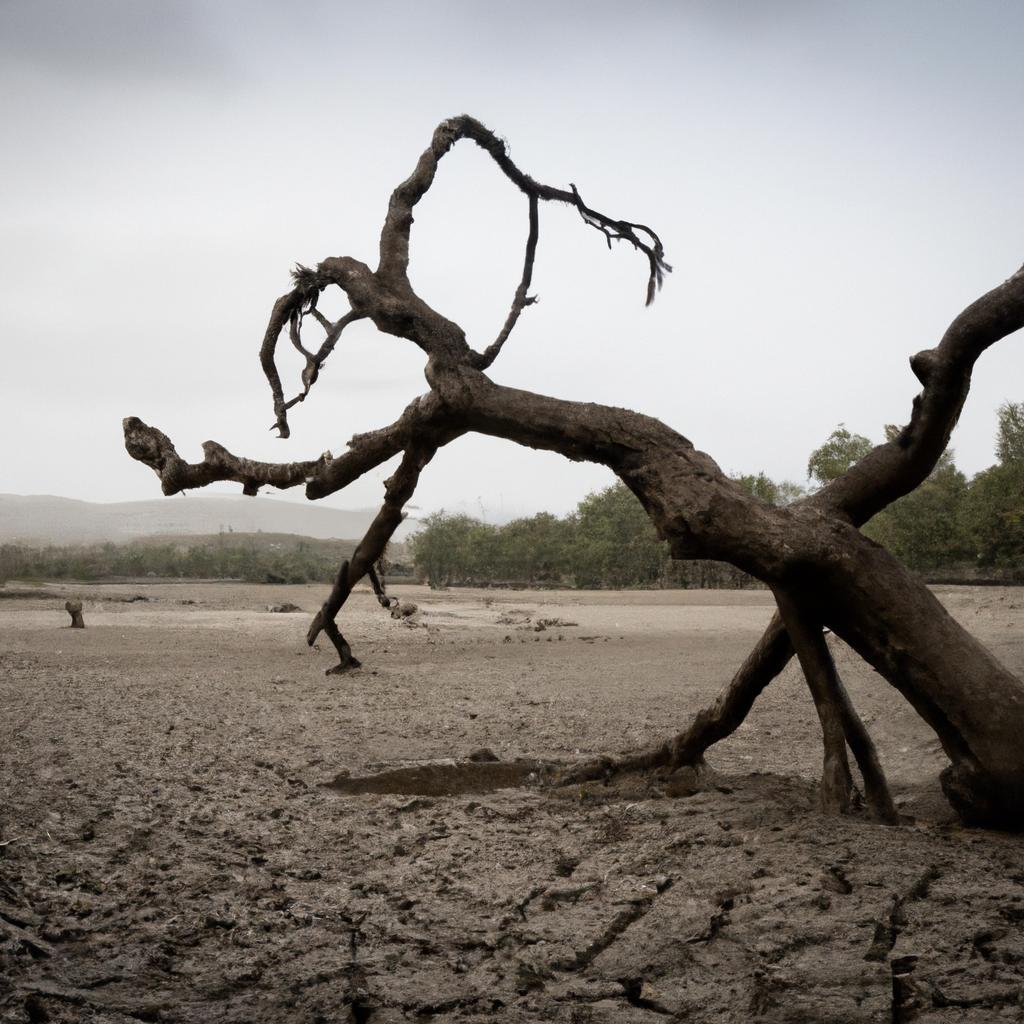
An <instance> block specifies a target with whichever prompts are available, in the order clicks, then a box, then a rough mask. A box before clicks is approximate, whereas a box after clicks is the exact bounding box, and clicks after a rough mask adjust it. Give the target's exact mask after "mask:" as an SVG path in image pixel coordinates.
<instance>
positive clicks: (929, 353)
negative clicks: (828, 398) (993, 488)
mask: <svg viewBox="0 0 1024 1024" xmlns="http://www.w3.org/2000/svg"><path fill="white" fill-rule="evenodd" d="M1022 327H1024V267H1022V268H1021V269H1020V270H1018V271H1017V272H1016V273H1015V274H1013V276H1011V277H1010V278H1008V279H1007V280H1006V281H1004V282H1003V283H1002V284H1001V285H999V286H998V287H996V288H993V289H992V290H991V291H990V292H988V293H987V294H985V295H983V296H982V297H981V298H980V299H978V300H977V301H975V302H972V303H971V305H969V306H968V307H967V308H966V309H965V310H964V311H963V312H962V313H961V314H960V315H959V316H958V317H957V318H956V319H955V320H954V321H953V323H952V324H950V326H949V328H948V329H947V331H946V333H945V334H944V335H943V338H942V341H941V342H939V344H938V346H936V347H935V348H933V349H926V350H925V351H923V352H918V353H917V355H915V356H912V357H911V360H910V366H911V369H912V370H913V373H914V375H915V376H916V377H917V379H918V380H919V381H920V382H921V383H922V384H923V385H924V388H923V390H922V391H921V393H920V394H919V395H918V396H917V397H916V398H915V399H914V403H913V408H912V411H911V417H910V422H909V423H908V424H907V425H906V426H905V427H904V428H903V429H902V430H901V431H900V433H899V434H898V435H897V436H896V437H895V438H894V439H893V440H891V441H888V442H886V443H885V444H880V445H878V447H876V448H874V449H873V450H872V451H870V452H868V454H867V455H865V456H864V458H863V459H861V460H860V462H858V463H857V464H856V465H855V466H853V467H852V468H851V469H850V470H849V471H848V472H846V473H845V474H844V475H843V476H841V477H839V478H838V479H837V480H834V481H833V482H832V483H831V484H829V485H828V486H827V487H825V488H824V489H823V490H821V491H819V492H818V494H817V495H815V496H814V497H813V498H812V499H811V500H812V501H814V502H815V503H818V504H822V505H826V506H828V507H829V508H832V509H835V510H841V511H842V512H844V513H846V515H848V516H849V518H850V519H851V520H852V521H853V523H854V524H855V525H857V526H859V525H861V524H863V523H865V522H867V520H868V519H870V518H871V517H872V516H873V515H875V513H877V512H880V511H881V510H882V509H883V508H885V507H886V505H889V504H891V503H892V502H893V501H895V500H896V499H897V498H900V497H902V496H903V495H904V494H909V493H910V491H912V490H913V489H914V488H915V487H917V486H918V484H920V483H921V482H922V481H923V480H924V479H925V478H926V477H927V476H928V474H929V473H931V471H932V470H933V469H934V468H935V465H936V463H937V462H938V460H939V457H940V456H941V455H942V453H943V452H944V451H945V450H946V445H947V444H948V443H949V436H950V434H951V433H952V432H953V428H954V427H955V426H956V422H957V420H958V419H959V417H960V410H961V409H962V408H963V404H964V401H965V400H966V398H967V393H968V390H969V389H970V386H971V371H972V370H973V369H974V364H975V362H976V361H977V360H978V358H979V356H981V354H982V353H983V352H984V351H985V350H986V349H987V348H989V346H991V345H993V344H995V342H997V341H999V340H1001V339H1002V338H1005V337H1006V336H1007V335H1009V334H1012V333H1013V332H1014V331H1018V330H1020V329H1021V328H1022Z"/></svg>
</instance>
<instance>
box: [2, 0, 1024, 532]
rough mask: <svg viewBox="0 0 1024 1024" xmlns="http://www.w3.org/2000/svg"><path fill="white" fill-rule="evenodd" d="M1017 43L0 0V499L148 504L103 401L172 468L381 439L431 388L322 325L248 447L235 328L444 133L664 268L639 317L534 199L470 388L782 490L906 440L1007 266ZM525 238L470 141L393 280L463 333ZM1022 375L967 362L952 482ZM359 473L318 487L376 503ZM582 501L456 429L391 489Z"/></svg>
mask: <svg viewBox="0 0 1024 1024" xmlns="http://www.w3.org/2000/svg"><path fill="white" fill-rule="evenodd" d="M1022 54H1024V5H1022V4H1020V3H1019V2H1017V0H1005V2H984V0H972V2H970V3H966V2H964V3H956V4H954V3H945V2H941V0H927V2H925V0H919V2H903V3H901V2H898V0H897V2H893V0H887V2H878V3H876V2H863V0H857V2H852V0H851V2H846V3H839V2H821V3H812V2H800V0H785V2H780V3H771V2H768V0H706V2H697V0H694V2H646V3H645V2H642V0H641V2H636V0H634V2H631V3H628V4H626V3H614V4H613V3H603V2H593V0H591V2H585V3H584V2H580V3H572V2H570V3H560V2H558V0H547V2H544V3H538V2H533V0H526V2H519V3H516V4H509V3H505V2H502V3H490V2H480V0H478V2H430V0H423V2H419V3H411V2H398V0H396V2H391V3H387V2H378V3H375V4H366V3H358V4H357V3H349V2H346V0H332V2H322V3H321V2H313V3H301V2H289V3H283V2H276V0H263V2H252V0H248V2H217V0H203V2H195V3H193V2H173V0H63V2H47V0H0V118H2V128H3V138H4V145H3V155H2V157H0V160H2V168H3V170H2V184H3V187H2V188H0V238H2V239H3V244H2V246H0V337H2V339H3V340H2V345H3V353H4V371H3V374H2V379H0V402H2V404H3V409H4V411H5V416H4V420H5V430H4V432H3V440H2V441H0V455H2V458H0V466H2V476H0V491H3V492H13V493H22V494H33V493H34V494H41V493H45V494H59V495H65V496H68V497H76V498H84V499H88V500H93V501H123V500H132V499H143V498H151V497H156V496H158V495H159V485H158V482H157V480H156V477H155V476H153V475H152V473H151V472H150V471H149V470H148V469H146V468H145V467H143V466H141V465H139V464H137V463H134V462H132V461H131V460H130V459H129V458H128V456H127V455H126V453H125V452H124V448H123V443H122V437H121V429H120V422H121V419H122V417H123V416H125V415H137V416H140V417H141V418H142V419H144V420H145V421H147V422H148V423H151V424H153V425H155V426H158V427H160V428H161V429H162V430H164V431H165V432H166V433H167V434H169V435H170V436H171V438H172V439H173V440H174V441H175V443H176V444H177V446H178V450H179V452H180V454H182V455H183V456H184V457H186V458H188V459H189V460H190V461H195V460H198V459H199V458H201V451H200V448H199V445H200V443H201V442H202V441H203V440H205V439H207V438H213V439H215V440H217V441H220V442H221V443H222V444H224V445H226V446H227V447H228V448H230V449H231V450H232V451H234V452H235V453H236V454H239V455H247V456H249V457H252V458H260V459H270V460H276V461H289V460H292V459H305V458H312V457H315V456H316V455H318V454H319V453H320V452H321V451H323V450H324V449H326V448H329V449H331V450H332V451H333V452H335V453H336V454H337V453H339V452H341V451H342V450H343V449H344V446H345V442H346V441H347V439H348V438H349V437H350V436H351V435H352V434H353V433H356V432H360V431H364V430H368V429H372V428H374V427H377V426H381V425H383V424H385V423H388V422H390V421H391V420H392V419H393V418H394V417H395V416H397V415H398V414H399V412H400V411H401V409H402V408H403V407H404V406H405V405H406V404H407V403H408V402H409V401H410V400H411V399H412V398H413V397H415V396H416V395H417V394H419V393H421V392H422V391H423V390H425V387H426V385H425V382H424V380H423V375H422V365H423V357H422V354H421V353H420V352H419V351H418V350H417V349H415V348H414V347H413V346H412V345H411V344H410V343H408V342H402V341H399V340H398V339H395V338H391V337H388V336H383V335H379V334H376V333H375V332H374V331H373V329H372V327H369V326H367V325H365V324H359V325H357V326H356V327H355V328H353V329H350V331H348V332H347V333H346V335H345V336H344V339H343V341H342V343H341V344H340V345H339V347H338V349H337V350H336V352H335V354H334V355H333V356H332V357H331V359H330V360H329V361H328V362H327V364H326V366H325V368H324V372H323V374H322V376H321V380H320V382H319V383H318V384H317V386H316V388H315V389H314V391H313V393H312V395H311V397H310V399H309V400H308V401H307V402H306V403H305V404H304V405H302V406H298V407H296V408H295V409H294V410H293V412H292V415H291V424H292V437H291V439H290V440H289V441H281V440H277V439H275V438H274V436H273V435H272V434H271V433H270V432H269V430H268V427H269V425H270V424H271V422H272V421H273V412H272V407H271V399H270V394H269V390H268V389H267V386H266V384H265V381H264V379H263V377H262V373H261V371H260V367H259V361H258V357H257V353H258V349H259V344H260V340H261V338H262V335H263V331H264V328H265V326H266V320H267V317H268V315H269V311H270V308H271V305H272V304H273V301H274V299H275V298H276V297H277V296H278V295H280V294H281V293H282V292H283V291H285V290H287V288H288V284H289V279H288V270H289V268H290V267H291V266H292V265H293V264H294V263H295V262H302V263H306V264H315V263H316V262H317V261H318V260H320V259H322V258H324V257H326V256H340V255H349V256H354V257H356V258H358V259H362V260H364V261H365V262H368V263H370V264H371V265H373V264H375V262H376V243H377V236H378V233H379V229H380V224H381V222H382V218H383V216H384V212H385V209H386V205H387V198H388V194H389V192H390V191H391V189H392V188H393V187H394V185H396V184H397V183H398V182H399V181H400V180H401V179H402V178H404V177H405V176H406V175H407V174H408V172H409V171H410V170H411V169H412V167H413V165H414V163H415V161H416V158H417V156H418V154H419V153H420V151H421V150H422V149H423V148H424V147H425V146H426V144H427V142H428V140H429V138H430V134H431V132H432V130H433V128H434V126H435V124H436V123H437V122H438V121H440V120H442V119H444V118H445V117H447V116H449V115H452V114H456V113H462V112H466V113H470V114H473V115H474V116H476V117H478V118H480V119H481V120H483V121H484V122H485V123H487V124H488V125H489V126H490V127H492V128H493V129H494V130H495V131H496V132H497V133H498V134H499V135H501V136H503V137H504V138H506V139H507V140H508V141H509V143H510V146H511V151H512V156H513V158H514V159H515V160H516V161H517V162H518V163H519V165H520V166H521V167H522V168H523V169H524V170H525V171H527V172H528V173H530V174H531V175H533V176H534V177H536V178H538V179H539V180H541V181H544V182H547V183H549V184H553V185H558V186H562V187H565V186H566V185H567V184H568V183H569V182H570V181H572V182H575V183H576V184H577V185H578V186H579V188H580V190H581V192H582V194H583V196H584V198H585V200H586V201H587V202H588V203H589V204H590V205H592V206H595V207H597V208H599V209H601V210H603V211H604V212H605V213H608V214H610V215H612V216H614V217H617V218H624V219H629V220H636V221H642V222H644V223H648V224H650V225H652V226H653V227H654V228H655V229H656V230H657V231H658V232H659V233H660V235H661V237H662V239H663V240H664V243H665V246H666V251H667V256H668V259H669V262H671V263H672V264H673V265H674V266H675V273H673V274H672V275H670V277H669V278H668V280H667V282H666V286H665V288H664V290H663V292H662V293H661V295H660V297H659V298H658V300H657V302H656V303H655V305H654V306H653V307H652V308H651V309H644V307H643V296H644V288H645V282H646V265H645V263H644V261H643V259H642V257H640V256H638V255H636V254H635V253H633V252H632V251H630V250H627V249H625V248H621V247H619V248H617V249H616V250H615V251H613V252H609V251H608V250H607V248H606V247H605V245H604V242H603V239H602V238H601V236H600V235H598V234H597V233H596V232H594V231H593V230H591V229H588V228H585V227H584V226H583V225H582V224H581V222H580V221H579V218H578V217H577V216H576V215H575V214H574V213H572V212H570V211H568V210H564V209H556V208H551V207H547V208H542V210H541V233H540V251H539V256H538V263H537V268H536V272H535V276H534V284H533V288H532V291H534V292H536V293H537V294H538V295H539V296H540V302H539V304H538V305H536V306H534V307H531V308H529V309H528V310H526V311H525V312H524V314H523V317H522V319H521V321H520V325H519V327H518V328H517V330H516V332H515V333H514V335H513V337H512V340H511V341H510V342H509V344H508V345H507V347H506V349H505V351H504V352H503V354H502V355H501V357H500V358H499V360H498V361H497V362H496V363H495V365H494V367H493V368H492V371H491V375H492V377H494V379H496V380H497V381H499V382H500V383H504V384H509V385H514V386H517V387H524V388H530V389H533V390H537V391H541V392H544V393H547V394H552V395H557V396H560V397H565V398H572V399H579V400H586V401H596V402H605V403H609V404H613V405H623V406H627V407H630V408H634V409H637V410H640V411H643V412H646V413H649V414H652V415H655V416H658V417H660V418H661V419H663V420H665V421H666V422H667V423H669V424H671V425H672V426H673V427H674V428H676V429H677V430H679V431H680V432H681V433H683V434H684V435H686V436H687V437H689V438H690V439H691V440H692V441H693V442H694V443H695V444H696V445H697V446H698V447H699V448H702V449H704V450H705V451H708V452H709V453H710V454H711V455H712V456H713V457H714V458H715V459H716V460H717V461H718V463H719V464H720V465H721V466H722V467H723V469H725V470H727V471H730V472H757V471H759V470H764V471H765V472H767V473H768V474H769V475H771V476H772V477H775V478H777V479H780V478H789V479H793V480H798V481H801V482H803V481H804V474H805V467H806V462H807V456H808V453H809V452H810V451H811V449H812V448H814V447H815V446H816V445H818V444H820V443H821V442H822V441H823V440H824V438H825V437H826V436H827V435H828V434H829V433H830V431H831V430H832V429H833V428H834V427H835V426H836V425H837V424H838V423H839V422H844V423H845V424H846V425H847V426H848V427H849V428H850V429H852V430H855V431H858V432H860V433H863V434H867V435H869V436H870V437H872V438H873V439H876V440H878V439H881V436H882V427H883V425H884V424H885V423H889V422H895V423H903V422H905V421H906V418H907V416H908V415H909V408H910V400H911V398H912V397H913V395H914V393H915V391H916V381H915V380H914V378H913V377H912V375H911V374H910V371H909V369H908V367H907V358H908V356H910V355H911V354H912V353H914V352H916V351H917V350H919V349H921V348H925V347H929V346H931V345H933V344H935V343H936V342H937V341H938V339H939V338H940V336H941V334H942V332H943V330H944V329H945V327H946V326H947V325H948V323H949V321H950V320H951V319H952V318H953V317H954V316H955V315H956V314H957V313H958V312H959V311H960V310H961V309H962V308H963V307H964V306H965V305H966V304H967V303H969V302H970V301H972V300H973V299H974V298H976V297H977V296H978V295H980V294H981V293H982V292H984V291H987V290H988V289H989V288H991V287H993V286H994V285H996V284H997V283H999V282H1000V281H1002V280H1003V279H1004V278H1005V277H1007V276H1009V274H1011V273H1012V272H1013V271H1014V270H1015V269H1016V268H1017V267H1019V266H1020V264H1021V262H1022V261H1024V186H1022V184H1021V182H1022V181H1024V57H1022ZM526 226H527V225H526V204H525V200H524V199H523V198H522V196H520V195H519V194H518V193H517V192H516V191H515V190H514V188H513V187H512V186H511V185H509V184H508V183H507V182H505V181H504V179H502V178H501V177H500V176H499V175H498V173H497V172H496V170H495V169H494V168H493V167H492V166H491V165H490V164H489V163H488V161H487V159H486V158H485V157H484V156H483V154H482V153H480V152H479V151H478V150H476V149H475V147H472V146H471V144H467V143H463V144H461V145H460V146H459V147H457V149H456V150H455V151H453V152H452V153H451V154H450V155H449V156H448V157H446V159H445V160H444V161H443V163H442V165H441V171H440V173H439V176H438V178H437V181H436V183H435V186H434V188H433V190H432V191H431V192H430V194H429V195H428V197H427V198H426V199H425V200H424V202H423V203H422V204H421V205H420V207H419V211H418V214H417V221H416V226H415V228H414V230H413V239H412V245H413V248H412V253H413V256H412V267H411V276H412V280H413V284H414V285H415V286H416V287H417V288H418V290H419V291H420V294H421V295H422V296H423V297H424V298H425V299H426V300H427V301H428V302H430V303H431V304H432V305H433V306H434V307H435V308H436V309H438V310H439V311H440V312H442V313H444V314H445V315H446V316H449V317H450V318H452V319H455V320H457V321H458V322H460V323H461V324H462V325H463V326H464V327H465V328H466V331H467V334H468V336H469V339H470V342H471V344H474V345H475V346H476V347H483V346H485V345H487V344H488V343H489V342H490V341H491V340H493V337H494V335H495V334H496V333H497V331H498V329H499V327H500V325H501V324H502V322H503V320H504V318H505V315H506V313H507V310H508V306H509V303H510V301H511V298H512V294H513V292H514V290H515V287H516V285H517V283H518V276H519V271H520V266H521V259H522V248H523V243H524V240H525V234H526ZM324 305H325V307H326V308H327V309H329V310H337V311H338V312H340V311H341V310H342V309H343V308H344V306H343V305H342V304H341V302H340V301H339V300H338V299H333V300H330V301H329V302H326V303H324ZM286 349H288V345H287V342H286V341H283V342H282V346H281V351H282V352H284V351H285V350H286ZM1022 369H1024V345H1022V339H1021V338H1019V337H1018V338H1014V339H1010V340H1007V341H1005V342H1003V343H1002V344H1001V345H1000V346H998V347H997V348H996V349H995V350H993V351H991V352H990V353H988V354H986V355H985V356H984V357H983V359H982V361H981V362H980V364H979V366H978V369H977V371H976V373H975V381H974V388H973V392H972V395H971V397H970V399H969V401H968V406H967V411H966V412H965V414H964V417H963V419H962V421H961V424H960V426H959V427H958V430H957V432H956V434H955V435H954V439H953V444H954V447H955V449H956V454H957V460H958V463H959V465H960V466H961V468H962V469H964V470H965V471H967V472H968V473H971V472H976V471H977V470H979V469H982V468H984V467H985V466H987V465H989V464H990V463H991V462H992V461H993V459H994V456H993V434H994V431H995V409H996V406H997V405H998V404H999V403H1000V402H1002V401H1004V400H1006V399H1011V400H1024V382H1022V373H1021V371H1022ZM285 373H286V374H288V376H286V380H285V390H286V392H288V393H289V394H291V393H294V391H295V390H296V388H297V385H298V367H297V366H296V365H295V364H294V363H290V362H289V363H288V364H287V366H286V367H285ZM389 468H390V467H382V468H381V469H380V470H379V471H377V472H374V473H372V474H369V475H368V476H367V477H366V478H364V480H362V481H360V482H358V483H356V484H354V485H352V486H351V487H350V488H348V489H347V490H346V491H343V492H341V493H339V494H337V495H335V496H333V497H332V498H330V499H327V503H328V504H333V505H336V506H338V507H364V506H369V505H374V504H376V503H377V501H378V499H379V495H380V492H381V482H382V480H383V479H384V478H385V477H386V476H387V474H388V471H389ZM610 481H611V476H610V474H609V473H608V471H607V470H605V469H603V468H602V467H594V466H586V465H577V464H573V463H569V462H566V461H565V460H563V459H561V458H560V457H558V456H555V455H552V454H548V453H538V452H533V451H530V450H528V449H521V448H517V447H516V446H514V445H512V444H511V443H509V442H504V441H498V440H494V439H487V438H479V437H476V438H474V437H467V438H464V439H461V440H459V441H456V442H455V443H453V444H452V445H451V446H449V447H448V448H446V449H444V450H442V452H441V453H439V454H438V456H437V457H436V459H435V461H434V463H433V464H432V465H431V466H430V467H429V469H428V470H427V471H426V472H425V473H424V475H423V478H422V480H421V484H420V487H419V490H418V491H417V494H416V497H415V498H414V502H415V504H416V505H418V506H419V507H420V508H421V509H423V510H426V511H431V510H435V509H438V508H441V507H444V508H447V509H459V510H464V511H469V512H472V513H475V514H478V515H479V514H483V515H484V516H485V517H486V518H489V519H491V520H502V519H506V518H508V517H510V516H512V515H516V514H528V513H532V512H536V511H540V510H545V509H546V510H550V511H554V512H559V513H562V512H565V511H567V510H569V509H570V508H572V507H573V506H575V504H576V503H577V501H579V499H580V498H581V497H583V495H584V494H586V493H587V492H588V491H590V490H593V489H595V488H598V487H601V486H604V485H605V484H607V483H609V482H610ZM223 489H224V490H230V491H232V492H237V491H238V490H239V488H238V487H237V486H234V487H229V486H228V485H224V486H223ZM268 493H271V494H273V493H274V492H268ZM293 496H294V497H295V498H296V499H299V498H301V495H300V493H298V492H293ZM176 500H180V499H176Z"/></svg>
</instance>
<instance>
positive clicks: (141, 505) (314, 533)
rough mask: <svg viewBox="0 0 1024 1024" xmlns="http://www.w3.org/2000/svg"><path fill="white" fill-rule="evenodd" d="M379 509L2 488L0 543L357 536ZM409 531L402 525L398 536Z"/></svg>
mask: <svg viewBox="0 0 1024 1024" xmlns="http://www.w3.org/2000/svg"><path fill="white" fill-rule="evenodd" d="M376 511H377V510H376V509H351V510H345V509H336V508H328V507H326V506H323V505H314V504H309V505H300V504H297V503H293V502H288V501H275V500H274V499H273V498H261V497H257V498H247V497H244V496H240V495H239V496H235V495H202V496H199V495H186V496H184V497H181V496H176V497H173V498H158V499H155V500H152V501H126V502H116V503H112V504H98V503H95V502H91V501H78V500H76V499H74V498H58V497H54V496H52V495H35V494H33V495H20V494H0V543H4V544H11V543H18V544H30V545H44V544H97V543H103V542H106V541H113V542H114V543H123V542H125V541H131V540H139V539H141V538H144V537H151V536H157V535H167V534H185V535H191V536H195V535H200V534H217V533H228V532H235V533H259V532H262V533H288V534H300V535H302V536H305V537H315V538H317V539H321V540H327V539H337V540H358V539H359V538H360V537H362V535H363V534H364V533H365V532H366V528H367V527H368V526H369V525H370V521H371V520H372V519H373V516H374V515H375V514H376ZM410 532H411V531H410V527H409V526H408V525H407V524H405V523H403V524H402V526H400V527H399V529H398V531H397V532H396V539H403V538H404V537H406V536H408V534H409V533H410Z"/></svg>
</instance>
